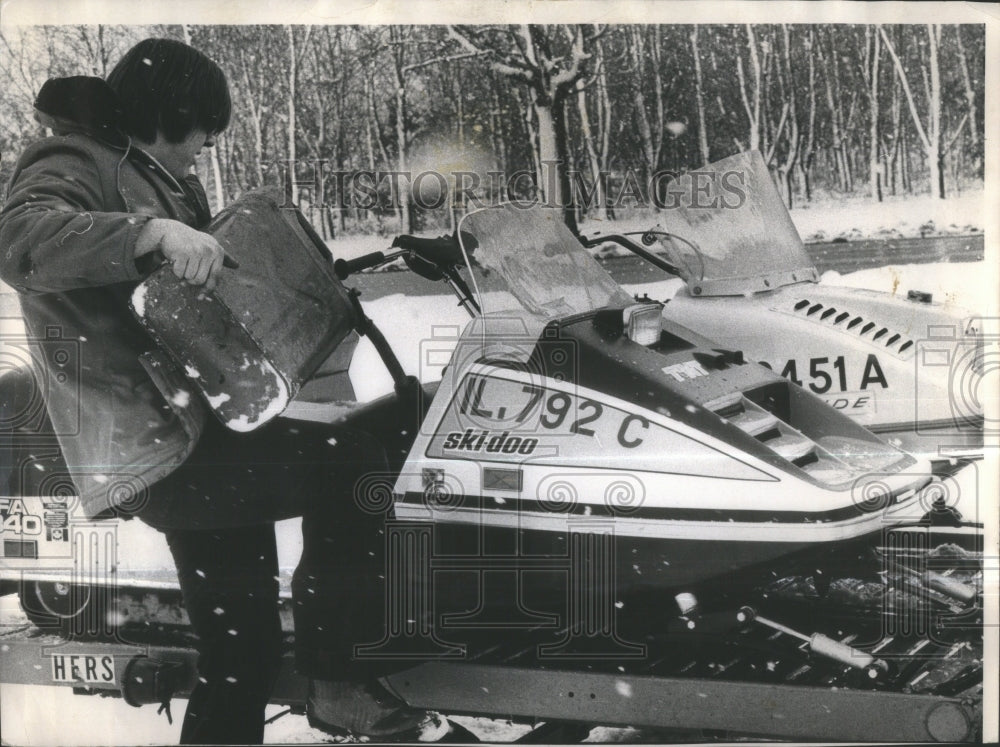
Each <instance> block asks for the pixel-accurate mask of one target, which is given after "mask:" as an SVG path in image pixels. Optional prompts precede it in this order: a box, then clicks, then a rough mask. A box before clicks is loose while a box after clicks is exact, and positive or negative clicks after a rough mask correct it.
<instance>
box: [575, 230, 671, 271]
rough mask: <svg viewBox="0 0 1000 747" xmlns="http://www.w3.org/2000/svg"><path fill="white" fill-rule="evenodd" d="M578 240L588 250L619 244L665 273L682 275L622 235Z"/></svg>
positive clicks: (579, 236) (667, 263) (580, 238)
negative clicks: (606, 243) (604, 245)
mask: <svg viewBox="0 0 1000 747" xmlns="http://www.w3.org/2000/svg"><path fill="white" fill-rule="evenodd" d="M577 239H579V240H580V243H581V244H583V245H584V246H585V247H587V248H588V249H591V248H593V247H595V246H600V245H601V244H603V243H605V242H607V241H610V242H611V243H613V244H618V246H620V247H623V248H625V249H628V250H629V251H630V252H632V253H633V254H635V255H636V256H637V257H641V258H642V259H644V260H646V261H647V262H649V263H650V264H651V265H654V266H656V267H659V268H660V269H661V270H663V271H664V272H669V273H670V274H671V275H680V271H679V270H678V269H677V268H676V267H674V265H672V264H671V263H670V262H668V261H667V260H665V259H663V258H662V257H658V256H656V255H655V254H653V253H652V252H650V251H648V250H646V249H644V248H642V247H641V246H639V245H638V244H636V243H635V242H634V241H632V239H630V238H628V237H627V236H623V235H622V234H619V233H612V234H605V235H603V236H595V237H594V238H587V237H586V236H582V235H578V236H577Z"/></svg>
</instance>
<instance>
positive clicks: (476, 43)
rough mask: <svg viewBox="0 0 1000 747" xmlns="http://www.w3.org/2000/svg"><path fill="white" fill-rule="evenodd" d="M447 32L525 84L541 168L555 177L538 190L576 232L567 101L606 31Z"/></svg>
mask: <svg viewBox="0 0 1000 747" xmlns="http://www.w3.org/2000/svg"><path fill="white" fill-rule="evenodd" d="M448 28H449V31H450V33H451V35H452V37H453V38H454V39H456V40H457V41H458V42H459V43H460V44H461V45H462V46H463V47H464V48H466V49H467V50H469V51H470V52H474V53H476V54H482V55H486V56H487V58H488V59H489V61H490V65H491V66H492V67H493V69H494V70H495V71H496V72H498V73H500V74H501V75H504V76H506V77H507V78H509V79H511V80H514V81H517V82H519V83H521V84H522V85H524V86H525V87H526V88H527V89H528V91H529V92H530V100H531V104H532V106H533V107H534V111H535V119H536V121H537V127H538V146H537V151H538V161H539V164H540V166H541V167H542V168H543V169H552V170H553V172H551V173H553V176H554V178H553V179H551V180H549V179H544V180H543V182H542V183H541V184H540V186H541V187H542V191H543V194H544V195H545V197H546V199H547V201H548V202H549V204H553V205H558V206H560V207H561V208H562V210H563V219H564V220H565V221H566V224H567V225H568V226H569V227H570V228H571V229H572V230H573V231H576V228H577V227H576V210H575V207H574V205H573V195H572V190H571V187H570V183H569V174H568V170H567V168H568V164H569V162H570V153H569V146H568V143H567V138H568V132H567V123H566V100H567V97H568V96H569V94H570V93H572V92H573V91H574V90H575V88H576V84H577V81H578V80H580V79H581V78H583V77H585V76H586V75H587V63H588V61H589V60H590V58H591V55H592V52H593V47H594V44H595V42H596V41H597V39H598V38H600V36H601V35H603V33H604V31H603V30H599V29H594V28H591V27H588V26H568V25H558V26H551V27H542V26H528V25H522V26H518V27H517V28H516V29H507V28H500V29H496V28H475V29H473V28H469V27H459V26H449V27H448ZM546 176H548V173H546ZM550 181H551V183H549V182H550Z"/></svg>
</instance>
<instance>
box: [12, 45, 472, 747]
mask: <svg viewBox="0 0 1000 747" xmlns="http://www.w3.org/2000/svg"><path fill="white" fill-rule="evenodd" d="M35 108H36V117H37V118H38V120H39V122H40V123H41V124H43V125H45V126H46V127H48V128H50V129H51V130H52V131H53V132H54V133H55V134H54V135H52V136H50V137H46V138H43V139H41V140H39V141H37V142H35V143H33V144H32V145H30V146H29V147H28V148H27V149H26V150H25V152H24V154H23V155H22V156H21V158H20V159H19V160H18V162H17V165H16V166H15V169H14V173H13V177H12V179H11V183H10V187H9V192H8V197H7V200H6V203H5V204H4V206H3V209H2V211H0V277H2V278H3V280H4V281H5V282H7V283H8V284H10V285H11V286H13V287H14V288H15V289H16V290H17V291H18V293H19V298H20V302H21V310H22V316H23V320H24V324H25V326H26V329H27V333H28V335H29V336H30V337H31V338H34V339H36V340H51V339H56V338H57V339H60V340H64V341H68V342H70V343H72V345H70V346H69V347H70V348H71V349H73V350H76V351H78V352H77V359H75V360H72V359H71V360H66V359H65V358H63V357H60V358H58V359H56V358H57V356H52V358H51V359H49V358H46V357H44V356H42V359H43V360H44V364H43V370H41V371H36V376H37V377H43V379H44V381H45V383H46V386H45V387H44V390H45V392H46V407H47V410H48V415H49V418H50V420H51V423H52V427H53V431H54V433H55V434H56V436H57V437H58V440H59V444H60V447H61V451H62V455H63V457H64V459H65V468H66V471H67V472H68V473H69V476H70V477H71V478H72V480H73V482H74V483H75V485H76V488H77V490H78V493H79V495H80V501H81V505H82V507H83V509H84V511H85V513H86V515H87V516H88V517H90V518H111V517H123V518H132V517H134V516H138V517H139V518H140V519H141V520H142V521H144V522H146V523H148V524H150V525H151V526H154V527H156V528H157V529H159V530H161V531H162V532H163V533H164V534H165V536H166V539H167V543H168V545H169V547H170V551H171V553H172V555H173V558H174V562H175V564H176V567H177V573H178V578H179V581H180V586H181V591H182V593H183V596H184V605H185V608H186V610H187V612H188V616H189V618H190V620H191V623H192V626H193V627H194V630H195V632H196V633H197V635H198V639H199V661H198V675H199V676H198V682H197V684H196V686H195V687H194V690H193V692H192V693H191V695H190V698H189V702H188V708H187V711H186V714H185V718H184V723H183V726H182V731H181V742H182V743H196V744H229V743H235V744H254V743H260V742H261V741H262V740H263V734H264V708H265V706H266V704H267V702H268V700H269V697H270V694H271V692H272V689H273V687H274V683H275V681H276V678H277V676H278V672H279V669H280V664H281V655H282V646H283V642H282V632H281V625H280V619H279V615H278V605H279V601H278V583H277V575H278V566H277V551H276V546H275V535H274V522H275V521H276V520H279V519H283V518H289V517H292V516H300V515H303V514H305V521H304V524H303V526H304V528H305V529H306V537H305V539H306V544H307V547H308V546H310V543H311V546H312V547H320V548H321V552H320V553H319V555H318V557H319V558H320V561H319V562H321V563H322V564H323V565H326V566H329V567H332V568H335V569H336V570H337V576H335V578H339V579H340V580H339V581H336V580H335V581H334V582H333V583H334V587H335V588H330V589H328V590H327V591H328V592H329V593H328V594H326V595H325V596H324V600H323V602H322V606H321V607H320V608H318V611H317V613H316V614H312V615H306V617H305V618H303V619H306V620H308V625H304V626H303V628H304V629H303V631H302V638H303V641H304V645H305V648H304V649H303V648H302V647H300V649H302V652H304V653H302V652H300V654H301V655H300V656H299V657H298V661H299V664H300V669H303V662H305V664H309V663H310V662H311V661H313V660H314V659H315V656H314V655H313V652H314V651H317V652H319V651H327V650H329V648H330V644H329V643H328V641H329V640H330V638H329V632H328V631H329V630H332V629H337V628H338V627H339V628H342V630H340V631H339V632H340V633H342V634H343V635H344V636H346V637H347V640H348V641H351V640H354V641H357V642H364V641H365V640H367V638H366V637H365V635H367V634H363V633H359V632H358V628H357V626H358V625H359V624H360V619H361V616H354V615H351V614H350V611H349V610H346V609H344V608H343V607H344V602H345V600H351V601H352V602H353V601H354V598H355V597H357V599H360V600H362V601H361V603H360V605H361V606H360V607H359V608H360V609H364V606H365V605H366V604H367V605H368V606H369V607H371V608H377V607H378V606H379V604H378V603H380V602H381V595H382V593H383V591H382V587H381V586H380V585H379V584H380V583H381V582H380V580H379V577H378V574H377V573H376V572H375V571H374V570H372V569H371V568H368V569H365V570H363V571H360V572H358V573H357V574H351V573H350V569H351V567H352V563H354V562H356V561H357V559H358V558H359V557H363V558H367V557H368V556H369V555H373V554H374V553H372V552H370V548H371V547H373V546H375V545H374V544H373V543H375V542H377V541H379V538H380V536H381V533H382V526H383V522H384V516H381V515H377V514H373V513H371V512H366V511H362V510H359V508H358V507H357V506H356V505H355V502H352V501H351V500H350V499H349V498H348V500H346V501H340V502H339V503H338V502H336V501H335V500H334V498H336V497H342V496H341V495H339V494H343V493H345V492H346V493H347V494H348V496H349V495H350V492H351V487H352V486H353V485H354V483H355V481H356V480H357V479H358V477H359V476H360V475H363V474H365V473H366V472H368V471H378V470H384V469H385V465H384V456H383V455H382V453H381V450H380V448H379V447H378V445H377V444H373V443H372V442H371V440H370V439H367V440H366V438H365V437H364V436H359V435H351V434H341V436H340V437H338V439H331V438H330V430H329V429H328V428H326V427H323V426H321V425H319V424H310V423H301V422H293V421H282V420H281V419H277V420H275V421H272V423H269V424H268V425H267V426H265V427H263V428H261V429H259V430H257V431H254V432H253V433H250V434H234V433H232V432H231V431H227V430H226V429H225V428H224V427H223V426H222V425H221V424H219V423H218V422H217V421H216V420H215V419H214V418H209V417H208V416H207V415H206V408H205V406H204V404H203V403H202V402H201V401H200V399H199V398H198V396H197V395H196V393H195V392H194V390H193V388H192V387H191V386H190V384H189V382H188V381H187V380H186V379H185V377H184V374H183V372H182V371H180V370H179V369H178V367H177V366H176V365H175V364H174V363H172V362H171V361H170V360H169V359H168V358H167V356H166V355H164V354H163V353H162V352H161V351H160V350H159V349H157V347H156V345H155V344H154V342H153V341H152V339H151V338H150V337H149V336H148V335H147V333H146V332H145V331H144V330H143V328H142V327H141V326H140V324H139V323H138V322H137V321H136V319H135V318H134V316H133V315H132V313H131V311H130V309H129V307H128V299H129V298H130V296H131V294H132V291H133V290H134V289H135V287H136V285H137V284H138V283H139V282H140V281H141V280H142V279H144V278H145V277H147V276H148V275H149V273H150V272H152V271H153V270H154V269H156V268H157V267H159V266H160V265H161V264H162V263H163V262H167V263H169V264H170V265H171V266H172V270H173V273H174V274H175V275H176V276H177V278H178V279H179V280H180V281H183V282H187V283H190V284H192V285H195V286H200V287H203V288H204V289H205V290H206V291H211V290H212V289H213V288H214V286H215V284H216V282H217V280H218V278H219V277H220V273H223V272H229V271H231V270H229V269H226V266H227V257H226V256H225V254H224V252H223V249H222V247H221V246H220V245H219V243H218V242H217V241H216V240H215V239H214V238H213V237H212V236H210V235H209V234H207V233H205V232H203V230H202V229H204V228H205V227H206V226H207V224H208V222H209V219H210V212H209V206H208V203H207V200H206V198H205V193H204V190H203V189H202V186H201V184H200V183H199V181H198V179H197V177H196V176H194V175H193V174H191V173H190V170H191V167H192V166H193V164H194V161H195V158H196V156H197V155H198V153H199V152H201V150H202V149H204V148H210V147H212V146H213V145H214V142H215V138H216V136H217V135H218V134H219V133H221V132H222V131H223V130H224V129H225V128H226V126H227V125H228V123H229V119H230V113H231V104H230V96H229V90H228V85H227V83H226V79H225V76H224V74H223V72H222V70H221V69H220V68H219V66H218V65H217V64H216V63H215V62H213V61H212V60H210V59H209V58H208V57H206V56H205V55H204V54H202V53H201V52H199V51H197V50H195V49H193V48H192V47H190V46H187V45H185V44H182V43H180V42H177V41H172V40H166V39H147V40H145V41H143V42H140V43H139V44H137V45H136V46H135V47H133V48H132V49H131V50H129V52H128V53H126V54H125V56H124V57H123V58H122V59H121V61H120V62H119V63H118V64H117V65H116V66H115V67H114V69H113V70H112V71H111V73H110V75H109V76H108V79H107V81H104V80H101V79H99V78H90V77H72V78H62V79H54V80H50V81H48V82H47V83H46V84H45V85H44V86H43V87H42V89H41V91H40V92H39V95H38V97H37V100H36V102H35ZM334 441H336V442H337V443H336V446H335V445H334ZM338 486H339V487H338ZM310 533H311V534H310ZM312 535H315V537H313V536H312ZM326 548H330V549H329V550H327V549H326ZM345 571H347V573H346V574H345ZM345 578H346V579H348V580H347V582H346V583H345V581H344V579H345ZM320 583H322V579H316V578H315V577H314V575H313V574H312V573H311V572H310V570H309V568H308V567H303V566H302V565H300V568H299V569H298V570H297V571H296V579H295V582H294V584H293V587H295V588H297V589H298V590H299V591H301V592H302V593H303V594H308V592H309V591H315V590H316V589H314V588H312V587H316V586H317V585H318V584H320ZM307 587H308V588H307ZM293 590H294V589H293ZM321 618H322V620H321ZM299 620H300V615H299V614H298V613H297V614H296V624H297V625H298V624H299ZM376 622H377V621H376ZM324 628H325V629H324ZM359 635H360V636H361V637H360V638H359V637H358V636H359ZM371 635H373V636H375V637H377V636H376V635H375V633H371ZM334 659H335V660H336V661H337V662H339V661H340V659H339V658H338V657H336V656H335V657H334ZM348 664H349V662H348ZM338 666H339V664H331V665H330V667H326V668H324V669H322V670H317V671H313V672H310V671H305V672H304V673H305V674H307V675H312V676H315V677H319V678H321V679H325V680H336V681H337V682H339V684H337V683H336V682H335V683H334V684H332V685H331V684H329V683H327V684H326V685H323V683H319V685H317V686H318V687H325V689H326V690H328V691H330V692H333V693H334V694H335V696H336V697H335V700H337V701H339V702H340V703H341V704H342V705H341V706H340V707H332V708H327V713H328V714H330V715H331V716H343V718H341V719H340V721H339V723H338V724H329V725H328V724H325V723H324V722H323V719H322V714H320V716H318V717H316V719H312V716H313V715H314V713H313V712H314V711H315V710H316V709H315V708H313V707H312V706H313V705H314V704H313V703H312V702H311V704H310V705H311V710H310V716H311V720H315V721H316V723H317V724H318V725H320V726H330V728H331V729H336V728H337V726H340V725H342V724H343V723H344V722H346V723H347V728H348V729H355V730H359V729H360V730H362V731H363V730H365V729H368V730H370V732H371V733H373V734H376V735H384V734H386V733H388V732H389V731H394V732H396V733H401V734H403V735H404V737H405V736H406V735H409V736H416V735H419V734H423V733H425V732H426V730H424V731H421V729H422V728H423V726H422V725H426V723H427V722H428V714H426V713H425V712H422V711H414V710H412V709H406V708H403V707H401V705H402V704H400V703H399V702H398V701H395V702H394V699H392V698H391V696H390V697H386V696H388V694H387V693H384V692H379V691H378V689H377V688H375V689H374V690H373V688H372V685H371V684H368V685H362V684H352V683H350V682H345V681H344V680H346V679H350V678H353V680H354V682H357V680H358V679H359V678H363V677H364V674H363V673H353V674H352V673H345V674H343V677H341V673H339V672H337V671H334V670H335V669H337V667H338ZM331 667H332V668H331ZM307 669H308V667H307ZM314 692H315V688H314ZM327 702H328V704H329V702H333V701H330V700H329V699H328V701H327ZM380 720H385V721H386V724H387V725H386V726H385V728H384V729H382V728H380V727H379V726H378V724H377V722H379V721H380ZM442 723H443V725H442ZM434 728H435V729H436V730H437V732H438V736H441V735H445V736H447V735H448V734H449V733H453V731H454V730H452V732H449V728H448V722H446V721H444V722H441V720H440V719H438V720H437V721H436V722H435V724H434ZM470 736H471V735H470ZM425 738H426V737H425Z"/></svg>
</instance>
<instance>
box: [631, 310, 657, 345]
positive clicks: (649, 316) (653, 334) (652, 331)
mask: <svg viewBox="0 0 1000 747" xmlns="http://www.w3.org/2000/svg"><path fill="white" fill-rule="evenodd" d="M662 312H663V304H658V303H641V304H636V305H635V306H629V307H627V308H625V309H624V310H622V326H623V327H624V328H625V331H626V333H627V334H628V339H630V340H631V341H632V342H634V343H637V344H639V345H646V346H648V345H655V344H656V343H658V342H659V341H660V314H661V313H662Z"/></svg>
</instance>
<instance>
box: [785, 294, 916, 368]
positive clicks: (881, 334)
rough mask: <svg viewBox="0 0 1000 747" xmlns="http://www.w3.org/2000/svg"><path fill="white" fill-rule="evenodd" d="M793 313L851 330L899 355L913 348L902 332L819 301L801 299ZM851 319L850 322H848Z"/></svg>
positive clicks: (796, 303)
mask: <svg viewBox="0 0 1000 747" xmlns="http://www.w3.org/2000/svg"><path fill="white" fill-rule="evenodd" d="M791 311H792V312H793V313H794V314H796V315H798V316H805V317H808V318H810V319H812V320H814V321H818V322H823V323H825V324H829V325H831V326H833V327H841V328H842V329H844V330H850V331H851V332H853V333H854V334H856V335H857V336H858V337H861V338H867V339H868V340H869V341H870V342H881V343H882V344H883V345H884V346H885V347H886V348H888V349H889V350H891V351H892V352H894V353H896V354H897V355H902V354H903V353H905V352H906V351H908V350H909V349H910V348H912V347H913V340H911V339H909V338H907V337H906V336H904V335H903V334H902V333H900V332H895V331H893V330H891V329H889V328H888V327H880V326H879V325H878V324H877V323H876V322H873V321H870V320H866V319H865V318H864V317H862V316H859V315H857V314H855V315H854V316H853V317H852V316H851V312H849V311H844V310H843V309H837V308H836V307H835V306H827V305H826V304H824V303H822V302H819V301H816V302H813V301H810V300H809V299H808V298H800V299H798V300H797V301H795V302H794V303H793V304H792V306H791ZM820 312H822V313H820ZM849 318H850V321H847V320H848V319H849ZM845 323H846V324H845Z"/></svg>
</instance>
